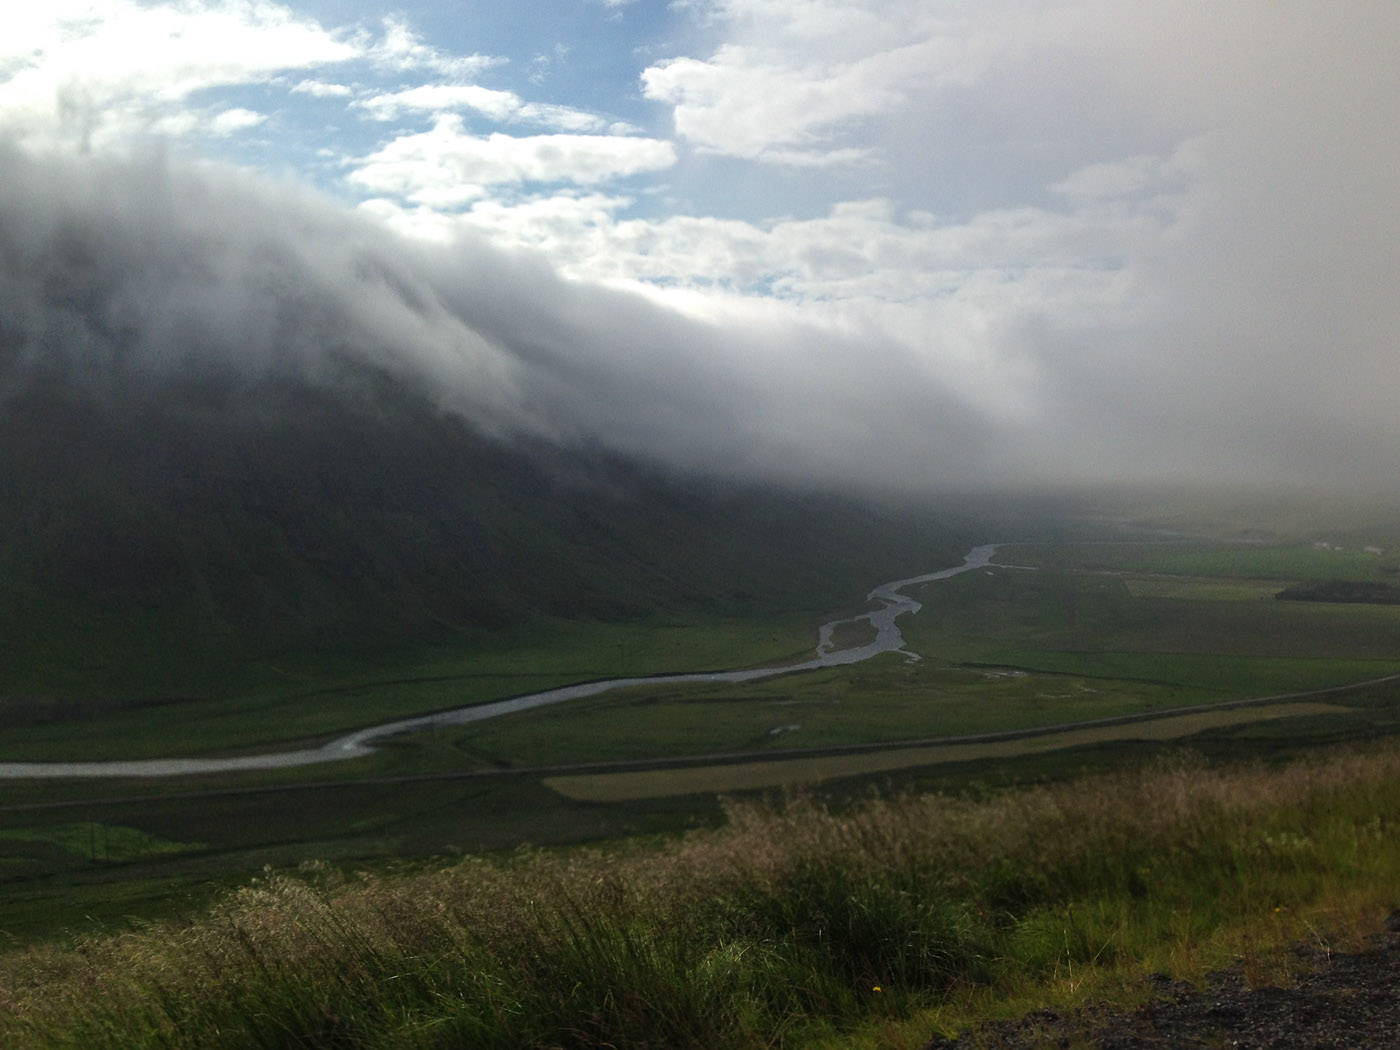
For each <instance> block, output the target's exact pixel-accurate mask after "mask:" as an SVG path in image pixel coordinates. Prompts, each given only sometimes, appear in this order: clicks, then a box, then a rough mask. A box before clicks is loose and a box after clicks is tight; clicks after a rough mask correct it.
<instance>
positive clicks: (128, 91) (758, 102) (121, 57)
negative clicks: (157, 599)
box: [0, 0, 1400, 491]
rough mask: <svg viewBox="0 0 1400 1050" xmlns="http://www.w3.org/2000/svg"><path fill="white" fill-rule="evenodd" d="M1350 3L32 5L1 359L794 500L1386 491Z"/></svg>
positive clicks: (1380, 47)
mask: <svg viewBox="0 0 1400 1050" xmlns="http://www.w3.org/2000/svg"><path fill="white" fill-rule="evenodd" d="M1397 40H1400V4H1395V3H1393V2H1392V0H1354V2H1351V3H1346V4H1338V3H1335V2H1332V0H1146V2H1143V3H1134V4H1124V3H1122V2H1121V0H840V2H836V0H673V2H670V3H664V2H659V0H656V2H653V0H519V2H517V3H514V4H499V3H478V2H475V0H467V2H461V0H456V2H452V3H447V2H442V0H406V2H403V3H399V4H395V5H394V6H392V7H387V6H384V5H383V4H382V3H379V2H377V0H336V2H331V0H288V2H276V0H49V2H47V3H45V4H43V5H23V6H17V5H9V7H8V8H7V10H6V11H5V12H4V13H3V14H0V335H4V336H5V338H4V340H3V342H4V354H5V355H7V356H8V358H9V359H10V363H11V364H13V362H15V361H19V360H23V361H25V362H28V363H29V364H33V363H34V362H36V361H38V362H45V361H47V362H52V361H85V362H88V363H92V362H103V363H104V364H105V366H107V367H122V368H130V367H139V368H143V369H156V370H161V369H165V370H170V369H178V368H191V367H194V368H200V367H206V368H213V367H218V368H221V369H231V370H233V371H234V372H237V373H239V374H247V375H250V376H257V375H261V374H265V373H266V372H268V371H269V370H277V369H294V370H296V371H298V372H299V373H301V374H304V375H310V376H317V377H322V378H324V379H325V381H327V382H333V381H334V377H335V375H336V368H337V364H336V363H337V362H343V361H345V360H362V361H366V362H370V363H373V364H374V365H376V366H377V367H382V368H384V369H386V370H387V371H389V372H391V373H394V374H398V375H402V376H404V377H406V378H409V379H412V380H413V381H415V382H417V383H419V384H421V385H422V386H423V388H424V389H426V390H428V391H429V392H430V393H431V395H432V396H433V397H434V398H435V400H436V401H437V402H438V403H439V404H440V405H441V406H442V407H443V408H444V410H447V411H452V412H459V413H461V414H463V415H465V416H467V417H468V418H470V419H472V420H473V421H474V422H475V423H476V424H477V425H479V426H481V427H482V428H483V429H486V430H488V431H490V432H492V433H498V434H502V435H509V434H512V433H529V434H533V435H538V436H544V437H546V438H549V439H552V440H558V441H564V442H569V441H581V442H588V443H591V444H600V445H603V446H605V447H610V448H614V449H616V450H618V451H621V452H624V453H627V454H636V455H644V456H648V457H652V458H655V459H658V460H660V461H662V462H666V463H670V464H674V465H677V466H680V467H683V468H688V469H699V470H705V471H717V472H721V473H729V474H734V475H737V476H741V477H744V478H748V479H759V480H775V481H785V482H790V483H797V484H803V485H815V486H836V487H844V486H852V485H854V486H858V487H866V488H882V489H894V490H902V491H927V490H930V489H938V488H940V487H965V486H968V485H985V486H990V487H1015V486H1020V485H1028V484H1036V485H1044V484H1058V483H1061V482H1067V483H1086V482H1087V483H1093V482H1103V481H1123V480H1129V481H1153V482H1155V481H1174V480H1205V481H1212V482H1220V483H1226V484H1239V483H1245V482H1250V483H1254V482H1265V483H1269V482H1281V483H1316V482H1324V483H1329V484H1337V485H1359V486H1362V487H1370V488H1377V489H1385V490H1387V491H1394V490H1395V489H1396V488H1397V487H1400V485H1398V484H1397V482H1400V411H1397V390H1400V382H1397V380H1400V367H1397V365H1400V353H1398V352H1397V351H1398V350H1400V294H1397V290H1398V289H1400V179H1397V174H1396V173H1397V172H1400V63H1397V62H1396V61H1395V57H1394V45H1395V42H1396V41H1397Z"/></svg>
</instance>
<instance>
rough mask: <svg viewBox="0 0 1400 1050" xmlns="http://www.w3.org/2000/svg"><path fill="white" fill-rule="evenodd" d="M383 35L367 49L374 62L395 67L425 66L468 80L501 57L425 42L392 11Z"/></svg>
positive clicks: (423, 67)
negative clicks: (445, 48) (462, 52)
mask: <svg viewBox="0 0 1400 1050" xmlns="http://www.w3.org/2000/svg"><path fill="white" fill-rule="evenodd" d="M383 25H384V32H383V36H382V37H381V39H380V40H378V41H377V42H376V43H374V44H373V45H371V46H370V47H369V49H368V53H369V55H370V57H371V58H372V59H374V61H375V62H377V63H379V64H380V65H384V66H388V67H389V68H392V69H401V70H414V69H426V70H431V71H432V72H435V73H441V74H443V75H445V76H450V77H458V78H461V79H463V80H469V79H471V78H472V77H475V76H477V75H478V74H480V73H481V72H482V71H484V70H487V69H490V68H491V67H492V66H495V65H499V64H500V62H501V61H502V60H501V59H499V58H496V57H493V56H490V55H454V54H451V53H450V52H446V51H443V50H441V49H439V48H436V47H433V46H432V45H431V44H426V43H424V42H423V38H422V37H420V36H419V35H418V34H417V33H416V32H414V30H413V28H412V27H411V26H410V25H409V24H408V22H406V21H405V20H404V19H403V18H402V17H399V16H396V15H391V16H389V17H386V18H385V19H384V22H383Z"/></svg>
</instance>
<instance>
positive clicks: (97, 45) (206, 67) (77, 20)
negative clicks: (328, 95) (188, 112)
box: [0, 0, 356, 147]
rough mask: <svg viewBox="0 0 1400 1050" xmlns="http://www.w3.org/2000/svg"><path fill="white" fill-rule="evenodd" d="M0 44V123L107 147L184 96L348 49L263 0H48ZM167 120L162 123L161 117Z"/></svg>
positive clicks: (36, 136) (342, 57) (315, 62)
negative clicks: (151, 0)
mask: <svg viewBox="0 0 1400 1050" xmlns="http://www.w3.org/2000/svg"><path fill="white" fill-rule="evenodd" d="M11 22H12V17H11V14H10V13H7V15H6V32H5V34H4V35H3V42H0V126H4V127H6V128H8V129H10V131H11V132H12V133H18V134H19V135H21V136H22V137H24V138H25V139H28V140H30V141H34V142H42V143H55V142H68V143H76V144H77V145H79V146H82V147H88V146H93V145H112V144H115V143H118V142H120V141H122V140H123V139H124V138H126V137H129V136H131V135H133V134H140V133H141V132H143V131H148V130H151V129H153V128H155V127H157V125H159V124H160V122H161V121H166V120H168V119H169V118H171V117H172V116H174V117H177V121H176V123H177V124H178V123H179V121H178V110H179V109H180V108H181V107H182V106H183V104H184V103H185V102H186V100H187V99H188V98H189V97H190V96H191V95H193V94H194V93H196V92H198V91H201V90H204V89H207V88H211V87H218V86H227V85H238V84H250V83H257V82H261V81H265V80H268V79H271V78H272V77H273V76H274V75H276V74H277V73H279V72H282V71H285V70H289V69H310V68H316V67H320V66H325V65H331V64H335V63H338V62H343V61H346V60H347V59H350V58H352V57H354V56H355V54H356V48H355V46H354V45H353V44H351V43H349V42H347V41H346V40H344V39H341V38H340V37H338V36H337V35H335V34H333V33H331V32H328V31H327V30H326V29H324V28H323V27H322V26H320V25H319V24H317V23H316V22H314V21H311V20H309V19H306V18H303V17H299V16H297V15H295V14H294V13H293V12H292V11H291V10H289V9H288V8H287V7H285V6H283V5H282V4H278V3H273V2H270V0H202V2H201V0H191V2H186V3H180V4H174V3H156V4H139V3H136V2H134V0H110V2H107V3H104V4H102V5H100V6H96V5H93V4H91V3H88V2H84V0H57V2H56V3H54V4H47V5H45V6H44V7H43V9H42V12H41V13H29V14H28V15H26V16H23V17H21V18H19V20H18V22H17V23H16V24H15V25H14V27H13V29H12V25H11ZM167 126H168V125H167Z"/></svg>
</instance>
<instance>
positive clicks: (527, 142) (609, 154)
mask: <svg viewBox="0 0 1400 1050" xmlns="http://www.w3.org/2000/svg"><path fill="white" fill-rule="evenodd" d="M675 161H676V156H675V150H674V148H673V147H672V146H671V144H670V143H669V142H662V141H660V140H657V139H648V138H632V137H623V136H614V135H562V134H561V135H530V136H521V137H515V136H511V135H503V134H499V133H496V134H492V135H488V136H485V137H479V136H475V135H471V134H469V133H467V131H466V130H465V129H464V127H463V125H462V119H461V117H458V116H443V117H439V118H438V121H437V123H436V125H435V126H434V127H433V129H432V130H431V131H426V132H422V133H419V134H414V135H404V136H401V137H399V138H397V139H394V140H393V141H392V142H390V143H388V144H387V145H385V146H384V147H383V148H382V149H380V150H378V151H377V152H375V153H374V154H372V155H371V156H369V157H367V158H366V159H365V161H364V163H363V164H361V165H360V166H359V167H357V168H356V169H355V170H354V171H353V172H352V173H351V175H350V178H351V179H352V181H354V182H356V183H358V184H360V185H362V186H365V187H367V188H369V189H370V190H371V191H373V192H375V193H380V194H391V195H393V196H396V197H400V198H403V199H405V200H408V201H411V202H414V203H419V204H427V203H455V202H460V201H462V200H468V199H471V198H472V197H475V196H479V195H480V191H479V189H478V188H479V187H482V186H490V185H499V184H510V183H521V182H572V183H583V184H591V183H599V182H605V181H608V180H609V179H615V178H619V177H622V176H627V175H636V174H639V173H646V172H655V171H660V170H662V169H665V168H668V167H670V166H671V165H673V164H674V163H675Z"/></svg>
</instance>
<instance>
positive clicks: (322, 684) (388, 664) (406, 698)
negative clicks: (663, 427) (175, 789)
mask: <svg viewBox="0 0 1400 1050" xmlns="http://www.w3.org/2000/svg"><path fill="white" fill-rule="evenodd" d="M815 619H816V617H815V615H814V614H811V613H807V614H795V615H790V616H786V617H778V618H768V619H763V620H733V619H721V618H692V619H688V620H683V621H671V622H664V621H663V622H651V623H633V624H604V623H586V622H579V623H564V622H546V623H542V624H540V625H538V627H537V629H536V630H534V631H532V632H530V633H528V634H527V633H524V632H513V633H504V632H503V633H501V634H499V635H497V636H495V637H492V638H489V639H486V640H484V641H482V642H479V643H478V644H477V645H475V646H474V647H472V648H470V649H468V650H465V651H461V652H453V651H428V652H420V653H409V654H403V653H394V654H387V655H385V656H381V657H378V658H375V656H374V654H370V656H369V657H368V658H367V659H365V660H363V661H361V664H360V666H358V667H357V666H355V665H354V663H349V664H348V665H347V662H346V661H344V660H341V661H325V660H324V659H321V658H315V657H303V658H300V659H295V660H293V659H290V658H289V659H287V660H285V661H282V662H280V663H278V664H267V665H264V666H261V667H258V668H255V669H253V671H245V672H244V681H243V683H242V684H238V683H234V684H232V685H226V686H224V687H222V688H221V689H220V690H219V691H218V692H214V693H203V692H201V693H196V694H193V695H182V696H174V697H165V698H160V697H155V698H147V699H146V700H145V701H144V702H138V701H134V700H132V699H129V698H120V697H118V698H109V699H107V700H106V701H105V702H104V701H103V699H102V698H101V697H99V698H98V699H96V700H93V701H89V702H86V703H85V702H84V701H83V700H82V699H81V698H78V699H74V698H72V697H68V696H61V695H55V696H52V697H49V698H44V697H26V698H20V699H17V700H13V701H11V702H10V707H11V710H12V712H14V713H15V715H16V717H15V718H14V720H12V721H11V723H10V724H9V725H8V726H7V727H4V728H0V760H19V761H46V760H47V761H55V760H65V759H66V760H81V759H92V760H97V759H109V758H148V757H164V756H172V755H177V756H187V755H202V754H218V753H224V752H238V751H246V750H249V749H254V748H259V747H266V748H270V749H276V748H279V747H283V748H285V747H290V746H293V745H294V744H295V743H297V742H302V741H306V740H309V739H315V738H321V737H325V736H328V735H330V734H332V733H336V732H344V731H348V730H352V729H358V728H361V727H362V726H366V725H371V724H374V723H376V722H385V721H392V720H393V719H395V718H402V717H406V716H408V715H414V714H420V713H423V712H427V711H435V710H441V709H444V708H449V707H461V706H466V705H468V704H473V703H480V702H484V701H488V700H495V699H500V698H502V697H507V696H515V695H518V694H521V693H527V692H534V691H537V690H542V689H549V688H553V687H554V686H558V685H564V684H568V683H570V682H578V681H588V680H591V679H596V678H603V677H612V676H618V675H641V674H651V673H657V672H663V671H664V672H670V671H687V670H714V669H720V668H727V667H743V666H749V665H754V664H760V663H768V662H781V661H782V660H785V659H790V658H793V657H795V656H797V655H799V654H806V653H809V652H810V651H811V650H812V649H813V647H814V646H815V644H816V628H815V623H814V621H815ZM255 676H256V677H255ZM211 688H214V687H211ZM16 723H18V724H16Z"/></svg>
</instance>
